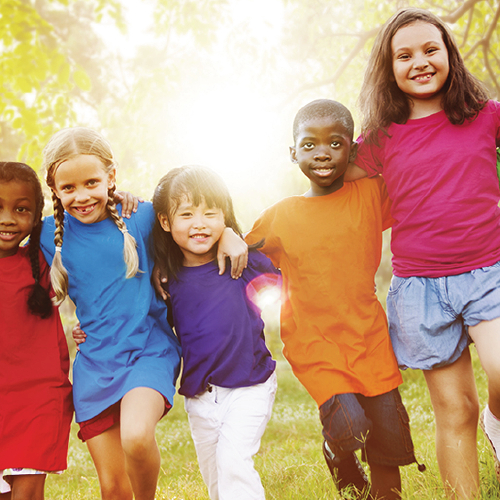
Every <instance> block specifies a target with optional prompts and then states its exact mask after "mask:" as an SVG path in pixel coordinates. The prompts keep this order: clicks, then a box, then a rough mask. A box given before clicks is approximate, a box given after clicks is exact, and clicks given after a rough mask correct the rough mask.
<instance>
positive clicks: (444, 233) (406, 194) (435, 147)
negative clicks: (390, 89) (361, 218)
mask: <svg viewBox="0 0 500 500" xmlns="http://www.w3.org/2000/svg"><path fill="white" fill-rule="evenodd" d="M388 133H389V137H387V136H385V135H383V134H380V135H379V137H380V146H376V145H373V144H367V143H366V142H362V140H358V141H359V142H360V147H359V150H358V156H357V158H356V162H355V163H356V165H358V166H359V167H361V168H363V169H364V170H366V171H367V172H368V175H370V176H374V175H377V174H379V173H381V174H382V175H383V177H384V180H385V183H386V185H387V190H388V192H389V196H390V197H391V199H392V202H393V204H392V216H393V217H394V219H395V223H394V225H393V226H392V243H391V249H392V252H393V260H392V264H393V268H394V274H396V275H397V276H400V277H408V276H427V277H439V276H447V275H456V274H461V273H464V272H468V271H471V270H473V269H477V268H480V267H486V266H489V265H492V264H494V263H495V262H498V261H499V260H500V209H499V208H498V202H499V199H500V190H499V186H498V177H497V172H496V150H495V148H496V145H497V144H500V104H499V103H498V102H496V101H488V103H487V105H486V106H485V108H484V109H483V110H482V111H481V112H480V113H479V115H478V116H477V118H476V119H475V120H473V121H471V122H469V121H466V122H465V123H464V124H462V125H452V124H451V123H450V121H449V120H448V118H447V117H446V114H445V113H444V111H440V112H438V113H435V114H433V115H430V116H427V117H425V118H419V119H416V120H408V122H407V123H405V124H401V125H399V124H395V123H393V124H391V125H390V126H389V128H388Z"/></svg>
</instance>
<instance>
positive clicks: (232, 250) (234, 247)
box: [217, 227, 248, 279]
mask: <svg viewBox="0 0 500 500" xmlns="http://www.w3.org/2000/svg"><path fill="white" fill-rule="evenodd" d="M226 257H229V258H230V259H231V278H233V279H238V278H239V277H240V276H241V274H242V273H243V269H245V267H247V262H248V245H247V244H246V243H245V241H244V240H242V239H241V238H240V237H239V236H238V235H237V234H236V233H235V232H234V231H233V230H232V229H230V228H228V227H226V229H224V232H223V233H222V236H221V239H220V240H219V249H218V250H217V262H218V263H219V274H224V271H225V270H226Z"/></svg>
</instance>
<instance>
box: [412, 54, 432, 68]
mask: <svg viewBox="0 0 500 500" xmlns="http://www.w3.org/2000/svg"><path fill="white" fill-rule="evenodd" d="M428 65H429V61H427V57H425V55H424V54H417V55H416V56H415V58H414V60H413V66H414V67H415V68H425V67H426V66H428Z"/></svg>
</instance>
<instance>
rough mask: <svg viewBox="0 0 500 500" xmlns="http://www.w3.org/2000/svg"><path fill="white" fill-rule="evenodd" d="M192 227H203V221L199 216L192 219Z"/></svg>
mask: <svg viewBox="0 0 500 500" xmlns="http://www.w3.org/2000/svg"><path fill="white" fill-rule="evenodd" d="M193 226H194V227H196V228H198V229H199V228H201V227H205V220H204V218H203V217H201V216H196V217H194V218H193Z"/></svg>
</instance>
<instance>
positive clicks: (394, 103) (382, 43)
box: [358, 8, 488, 141]
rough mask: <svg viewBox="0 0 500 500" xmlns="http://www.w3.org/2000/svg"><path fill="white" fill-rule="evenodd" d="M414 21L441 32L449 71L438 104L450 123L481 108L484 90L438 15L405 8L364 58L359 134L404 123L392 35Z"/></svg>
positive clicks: (405, 103)
mask: <svg viewBox="0 0 500 500" xmlns="http://www.w3.org/2000/svg"><path fill="white" fill-rule="evenodd" d="M415 22H424V23H428V24H432V25H433V26H435V27H436V28H437V29H438V30H439V31H440V33H441V35H442V37H443V42H444V44H445V45H446V48H447V50H448V59H449V68H450V69H449V74H448V78H447V80H446V82H445V84H444V87H443V91H444V92H443V100H442V106H443V109H444V111H445V113H446V116H447V117H448V119H449V120H450V122H451V123H453V124H454V125H461V124H462V123H464V121H465V120H472V119H474V118H475V117H476V116H477V113H478V112H479V111H480V110H481V109H483V108H484V106H485V105H486V102H487V100H488V92H487V90H486V88H485V87H484V85H483V84H482V83H481V82H480V81H479V80H477V79H476V78H475V77H474V76H473V75H472V74H471V73H470V72H469V71H468V70H467V68H466V67H465V64H464V61H463V59H462V56H461V54H460V51H459V49H458V46H457V44H456V42H455V39H454V38H453V34H452V33H451V31H450V30H449V28H448V27H447V26H446V24H445V23H444V22H443V21H442V20H441V19H439V17H437V16H435V15H434V14H432V13H430V12H429V11H427V10H424V9H415V8H408V9H404V10H401V11H400V12H398V13H397V14H395V15H394V16H392V17H391V18H390V19H389V20H388V21H387V22H386V23H385V25H384V26H383V28H382V30H381V31H380V33H379V34H378V36H377V38H376V40H375V44H374V46H373V49H372V51H371V54H370V59H369V61H368V67H367V69H366V72H365V77H364V81H363V86H362V88H361V93H360V96H359V100H358V103H359V106H360V109H361V112H362V115H363V120H362V127H361V130H362V134H363V135H367V134H368V133H370V134H369V135H368V140H373V141H376V136H377V134H376V133H373V132H378V131H379V130H381V131H382V132H384V133H386V134H387V131H386V129H387V127H388V126H389V125H390V124H391V123H406V121H407V120H408V118H409V117H410V111H411V109H410V102H409V100H408V97H407V96H406V94H404V92H402V91H401V90H400V89H399V87H398V86H397V84H396V81H395V79H394V73H393V69H392V58H393V55H392V47H391V43H392V38H393V37H394V35H395V34H396V32H397V31H398V30H399V29H401V28H403V27H404V26H408V25H410V24H413V23H415Z"/></svg>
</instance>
